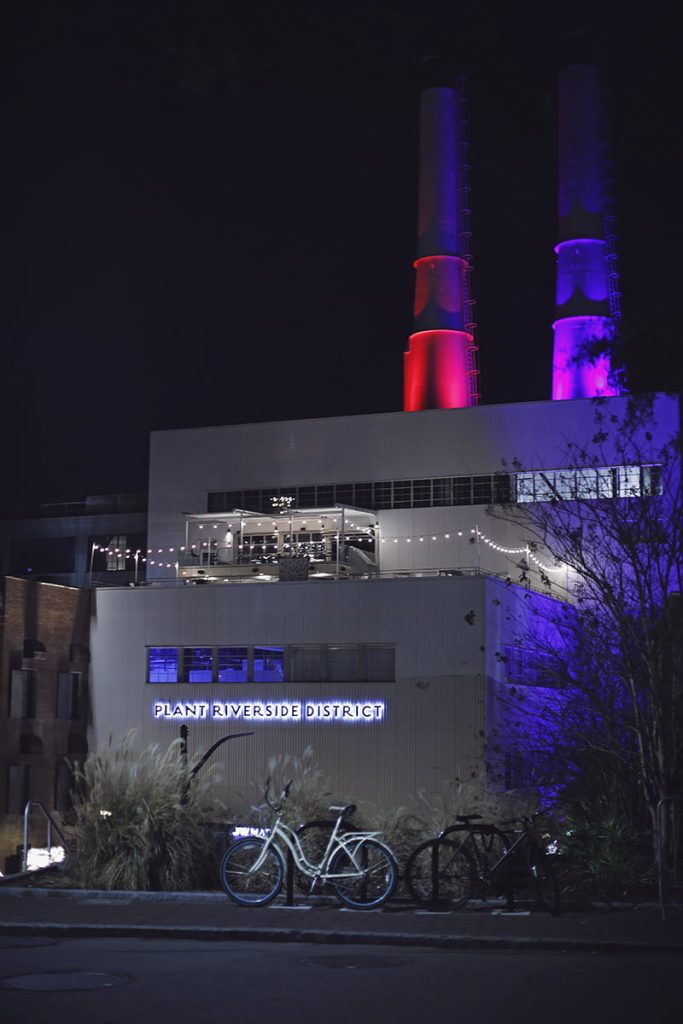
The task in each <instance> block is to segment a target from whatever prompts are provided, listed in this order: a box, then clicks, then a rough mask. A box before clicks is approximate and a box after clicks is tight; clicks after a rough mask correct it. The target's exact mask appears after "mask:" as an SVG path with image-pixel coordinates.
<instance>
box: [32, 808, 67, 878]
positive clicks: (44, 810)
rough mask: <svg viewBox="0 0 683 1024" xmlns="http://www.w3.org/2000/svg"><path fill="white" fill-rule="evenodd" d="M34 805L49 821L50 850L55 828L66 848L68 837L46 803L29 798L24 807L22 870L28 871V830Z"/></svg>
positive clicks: (48, 844) (48, 841)
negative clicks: (65, 836)
mask: <svg viewBox="0 0 683 1024" xmlns="http://www.w3.org/2000/svg"><path fill="white" fill-rule="evenodd" d="M34 807H37V808H38V809H39V810H40V811H41V813H42V815H43V817H44V818H45V820H46V821H47V848H48V850H51V849H52V830H53V829H54V830H55V832H56V833H57V835H58V836H59V838H60V839H61V840H62V843H63V845H64V849H65V850H66V839H65V838H64V833H63V832H62V830H61V829H60V827H59V825H58V824H57V822H56V821H55V820H54V818H53V817H52V815H51V814H50V812H49V811H48V809H47V807H46V806H45V804H44V803H43V802H42V800H29V801H28V803H27V804H26V806H25V807H24V845H23V849H22V855H21V870H22V871H28V851H29V845H28V831H29V825H30V821H31V810H32V809H33V808H34Z"/></svg>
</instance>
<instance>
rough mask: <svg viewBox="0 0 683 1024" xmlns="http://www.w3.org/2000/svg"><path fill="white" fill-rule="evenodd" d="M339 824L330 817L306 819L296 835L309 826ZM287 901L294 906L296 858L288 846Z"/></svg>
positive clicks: (289, 905)
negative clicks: (314, 819) (329, 818)
mask: <svg viewBox="0 0 683 1024" xmlns="http://www.w3.org/2000/svg"><path fill="white" fill-rule="evenodd" d="M336 824H337V819H336V818H335V819H333V820H332V821H329V820H328V819H319V820H317V821H305V822H304V823H303V825H299V827H298V828H297V829H295V830H294V831H295V833H296V835H301V834H302V833H304V832H306V831H307V830H308V829H309V828H334V826H335V825H336ZM285 903H286V905H287V906H288V907H292V906H294V858H293V857H292V851H291V850H290V849H289V847H287V876H286V878H285Z"/></svg>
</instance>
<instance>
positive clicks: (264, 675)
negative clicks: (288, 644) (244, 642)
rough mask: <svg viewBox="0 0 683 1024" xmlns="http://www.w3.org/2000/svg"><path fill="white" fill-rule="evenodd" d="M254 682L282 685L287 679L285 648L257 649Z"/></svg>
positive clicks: (255, 652) (255, 651)
mask: <svg viewBox="0 0 683 1024" xmlns="http://www.w3.org/2000/svg"><path fill="white" fill-rule="evenodd" d="M252 678H253V681H254V682H255V683H282V682H284V678H285V652H284V648H283V647H255V648H254V667H253V675H252Z"/></svg>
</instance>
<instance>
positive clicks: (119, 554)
mask: <svg viewBox="0 0 683 1024" xmlns="http://www.w3.org/2000/svg"><path fill="white" fill-rule="evenodd" d="M125 568H126V537H125V535H124V534H122V533H121V534H118V535H117V536H116V537H110V539H109V541H108V542H107V572H121V571H122V570H123V569H125Z"/></svg>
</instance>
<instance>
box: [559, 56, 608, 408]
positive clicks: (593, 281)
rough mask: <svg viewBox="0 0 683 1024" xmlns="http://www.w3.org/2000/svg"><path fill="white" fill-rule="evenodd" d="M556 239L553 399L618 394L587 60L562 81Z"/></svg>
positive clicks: (603, 189) (596, 107)
mask: <svg viewBox="0 0 683 1024" xmlns="http://www.w3.org/2000/svg"><path fill="white" fill-rule="evenodd" d="M558 166H559V182H558V217H559V239H558V244H557V246H556V248H555V252H556V253H557V288H556V297H555V322H554V324H553V330H554V332H555V341H554V347H553V399H563V398H595V397H597V396H598V395H617V394H619V393H620V390H621V389H620V388H619V386H618V385H617V384H616V382H615V380H614V376H613V368H612V366H611V363H610V358H609V355H608V354H606V353H605V352H604V351H602V352H601V351H600V349H601V347H602V346H603V343H608V342H610V341H611V340H612V339H613V338H614V336H615V334H616V331H617V328H618V320H619V289H618V279H617V273H616V254H615V252H614V235H613V229H612V217H611V209H610V202H609V196H608V195H607V185H606V156H605V141H604V138H603V135H602V104H601V88H600V82H599V78H598V73H597V71H596V69H595V68H594V67H591V66H590V65H588V64H572V65H570V66H568V67H566V68H564V69H563V70H562V71H561V72H560V81H559V165H558Z"/></svg>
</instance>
